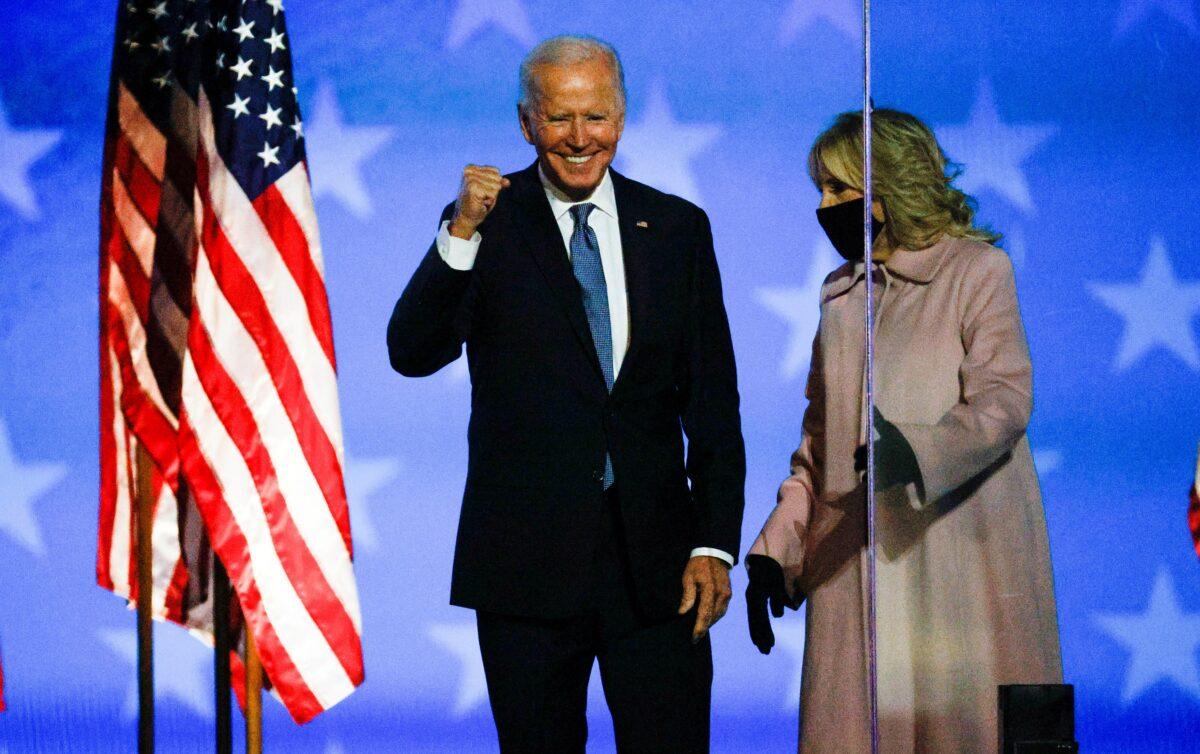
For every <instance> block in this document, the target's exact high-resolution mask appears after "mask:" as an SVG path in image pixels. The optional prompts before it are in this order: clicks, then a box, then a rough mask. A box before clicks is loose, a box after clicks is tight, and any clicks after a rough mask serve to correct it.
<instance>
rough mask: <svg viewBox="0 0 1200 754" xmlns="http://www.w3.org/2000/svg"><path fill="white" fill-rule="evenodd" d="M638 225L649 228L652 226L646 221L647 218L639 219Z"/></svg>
mask: <svg viewBox="0 0 1200 754" xmlns="http://www.w3.org/2000/svg"><path fill="white" fill-rule="evenodd" d="M637 226H638V227H639V228H649V227H650V223H648V222H646V221H645V220H638V221H637Z"/></svg>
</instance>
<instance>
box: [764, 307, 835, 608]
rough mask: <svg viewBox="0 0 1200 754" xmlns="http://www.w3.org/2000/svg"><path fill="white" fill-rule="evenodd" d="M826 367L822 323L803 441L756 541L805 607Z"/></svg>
mask: <svg viewBox="0 0 1200 754" xmlns="http://www.w3.org/2000/svg"><path fill="white" fill-rule="evenodd" d="M821 368H822V362H821V333H820V328H819V327H818V331H817V336H816V337H815V338H814V339H813V348H812V360H811V362H810V365H809V372H808V384H807V385H806V386H805V389H804V395H805V397H806V398H808V406H807V407H805V409H804V421H803V435H802V437H801V439H800V447H798V448H796V452H794V453H792V461H791V475H790V476H788V478H787V479H785V480H783V484H781V485H780V486H779V496H778V497H777V498H776V502H775V509H774V510H772V511H771V515H770V516H768V517H767V522H766V523H765V524H763V528H762V531H761V532H759V535H758V538H757V539H755V540H754V544H753V545H752V546H751V547H750V554H751V555H765V556H766V557H768V558H772V559H774V560H775V561H776V562H777V563H779V565H780V567H781V568H782V569H783V579H784V587H785V588H786V589H787V594H788V599H789V600H790V602H791V606H792V607H793V608H795V607H799V605H800V602H801V601H802V600H803V597H804V591H803V587H802V586H801V585H802V580H803V577H804V556H805V550H806V547H805V545H806V541H807V539H808V525H809V521H810V520H811V518H812V509H813V505H814V503H815V502H816V500H817V496H818V494H819V488H818V484H819V480H820V479H821V475H820V472H819V469H820V468H821V464H822V459H821V457H820V455H819V452H820V448H823V447H824V442H823V440H822V436H823V434H824V431H825V388H824V385H823V382H822V372H821Z"/></svg>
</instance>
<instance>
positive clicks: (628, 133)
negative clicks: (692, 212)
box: [617, 80, 721, 202]
mask: <svg viewBox="0 0 1200 754" xmlns="http://www.w3.org/2000/svg"><path fill="white" fill-rule="evenodd" d="M720 136H721V127H720V126H718V125H715V124H705V125H695V124H683V123H680V122H679V121H677V120H675V116H674V115H672V114H671V106H670V104H669V103H668V102H667V87H666V85H665V84H664V83H663V81H662V80H656V81H655V82H654V83H653V84H651V85H650V94H649V96H648V97H647V99H646V106H645V108H644V110H643V112H642V119H641V121H640V122H638V123H637V124H627V125H626V126H625V133H624V135H623V136H622V137H621V146H620V147H619V149H618V150H617V159H618V160H620V161H621V164H622V165H623V166H624V170H625V172H627V173H629V175H630V176H631V177H633V178H636V179H637V180H639V181H642V182H643V183H648V184H650V185H651V186H653V187H654V188H656V189H659V190H660V191H666V192H667V193H669V194H678V195H679V196H682V197H683V198H684V199H690V200H692V201H694V202H698V201H699V200H700V191H699V189H697V187H696V179H695V177H694V176H693V175H692V167H691V162H692V160H693V159H694V158H695V157H696V155H698V154H700V153H701V152H703V151H704V150H705V149H707V148H708V147H709V146H711V145H712V143H713V142H714V141H716V140H717V139H718V138H719V137H720Z"/></svg>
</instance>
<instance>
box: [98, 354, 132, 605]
mask: <svg viewBox="0 0 1200 754" xmlns="http://www.w3.org/2000/svg"><path fill="white" fill-rule="evenodd" d="M105 350H107V352H108V363H109V374H110V375H111V377H112V393H113V395H112V399H113V425H112V433H113V442H114V443H115V444H116V450H115V452H114V453H113V458H114V459H115V461H114V464H113V465H114V466H116V468H115V469H114V470H113V471H114V472H115V476H116V482H117V494H116V500H115V504H114V506H113V520H112V546H111V548H110V549H109V551H108V570H109V575H110V576H111V577H112V582H113V591H114V592H116V593H117V594H119V595H120V596H122V597H125V598H126V599H128V598H129V595H130V594H132V593H133V592H132V590H131V589H130V588H129V547H130V534H129V527H130V525H131V518H130V510H131V501H132V490H131V488H132V485H131V484H130V483H129V474H128V471H129V457H130V453H129V447H128V444H131V443H136V442H137V440H134V439H132V437H130V436H129V430H128V429H127V428H126V426H125V415H124V414H123V413H121V367H120V365H119V364H117V355H116V353H114V352H113V348H112V345H111V344H106V348H105Z"/></svg>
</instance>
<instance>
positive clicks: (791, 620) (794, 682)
mask: <svg viewBox="0 0 1200 754" xmlns="http://www.w3.org/2000/svg"><path fill="white" fill-rule="evenodd" d="M771 629H772V630H773V631H774V632H775V649H777V650H779V649H782V650H783V651H784V652H785V653H786V654H787V656H788V659H790V660H791V661H792V675H791V681H789V683H788V690H787V696H785V697H784V699H783V708H784V709H786V710H791V711H795V710H796V709H798V708H799V707H800V685H801V679H802V678H803V677H804V621H803V620H801V619H800V617H799V616H797V615H793V614H792V611H791V610H788V611H787V612H786V613H784V616H783V618H782V619H778V618H777V619H774V620H772V621H771Z"/></svg>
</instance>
